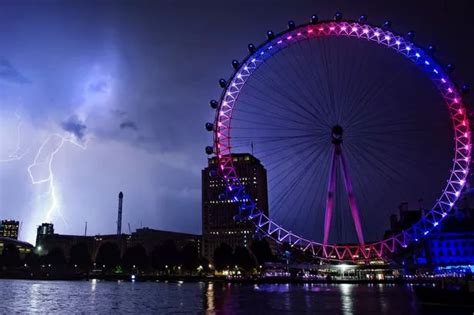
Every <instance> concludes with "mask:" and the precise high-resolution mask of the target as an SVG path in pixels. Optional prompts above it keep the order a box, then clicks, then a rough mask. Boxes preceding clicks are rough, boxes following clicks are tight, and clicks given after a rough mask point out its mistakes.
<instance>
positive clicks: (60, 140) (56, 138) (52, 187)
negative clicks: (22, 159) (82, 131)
mask: <svg viewBox="0 0 474 315" xmlns="http://www.w3.org/2000/svg"><path fill="white" fill-rule="evenodd" d="M87 142H88V139H87V140H85V141H84V143H80V142H78V141H77V140H76V139H75V137H74V136H72V135H71V136H63V135H61V134H59V133H53V134H50V135H49V136H48V137H47V138H46V139H45V141H44V142H43V143H42V144H41V146H40V147H39V149H38V152H37V153H36V155H35V158H34V160H33V163H32V164H30V165H29V166H28V174H29V175H30V179H31V183H32V184H33V185H41V184H46V185H48V190H47V192H46V194H47V195H48V196H49V200H50V203H49V205H48V206H47V207H46V216H45V220H44V221H45V222H51V218H52V216H53V215H54V214H56V213H57V214H59V215H60V216H61V217H62V218H63V220H64V217H63V216H62V213H61V211H60V208H59V198H58V196H57V188H56V183H55V175H54V170H53V162H54V158H55V157H56V154H58V153H59V152H60V151H61V149H62V148H63V146H64V145H65V144H66V143H70V144H73V145H75V146H77V147H79V148H81V149H83V150H85V149H87ZM49 146H53V150H52V151H50V152H49V154H48V153H46V159H44V161H42V160H41V158H42V156H43V155H45V151H47V150H48V148H49ZM44 165H46V168H47V172H46V174H45V175H43V176H37V174H36V175H35V168H38V167H40V168H41V167H42V166H44ZM65 223H66V222H65Z"/></svg>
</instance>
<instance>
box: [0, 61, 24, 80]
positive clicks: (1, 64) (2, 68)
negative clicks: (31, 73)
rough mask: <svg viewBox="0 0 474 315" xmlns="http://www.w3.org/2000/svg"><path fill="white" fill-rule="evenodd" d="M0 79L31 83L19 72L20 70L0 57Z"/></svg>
mask: <svg viewBox="0 0 474 315" xmlns="http://www.w3.org/2000/svg"><path fill="white" fill-rule="evenodd" d="M0 79H2V80H5V81H8V82H12V83H18V84H28V83H31V81H30V80H29V79H28V78H26V77H25V76H24V75H23V74H21V73H20V71H18V70H17V69H16V68H15V67H14V66H13V65H12V64H11V63H10V61H8V60H6V59H0Z"/></svg>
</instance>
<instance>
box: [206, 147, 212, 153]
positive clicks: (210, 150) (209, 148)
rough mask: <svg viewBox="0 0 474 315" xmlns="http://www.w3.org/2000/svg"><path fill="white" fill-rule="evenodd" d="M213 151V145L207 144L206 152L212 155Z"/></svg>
mask: <svg viewBox="0 0 474 315" xmlns="http://www.w3.org/2000/svg"><path fill="white" fill-rule="evenodd" d="M212 153H214V149H213V148H212V147H211V146H207V147H206V154H209V155H211V154H212Z"/></svg>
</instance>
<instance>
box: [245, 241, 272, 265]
mask: <svg viewBox="0 0 474 315" xmlns="http://www.w3.org/2000/svg"><path fill="white" fill-rule="evenodd" d="M250 249H251V250H252V253H253V254H254V255H255V258H257V262H258V264H259V265H263V264H264V263H266V262H271V261H275V257H274V256H273V253H272V250H271V249H270V245H269V244H268V242H267V240H265V239H261V240H255V241H254V242H253V243H252V245H251V246H250Z"/></svg>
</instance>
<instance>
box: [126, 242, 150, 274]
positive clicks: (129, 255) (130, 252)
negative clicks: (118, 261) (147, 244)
mask: <svg viewBox="0 0 474 315" xmlns="http://www.w3.org/2000/svg"><path fill="white" fill-rule="evenodd" d="M123 264H124V266H125V268H127V269H129V270H130V269H133V266H135V268H138V269H141V270H144V269H146V268H147V267H148V255H147V253H146V250H145V248H144V247H143V246H142V245H135V246H133V247H129V248H127V250H126V251H125V254H124V255H123Z"/></svg>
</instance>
